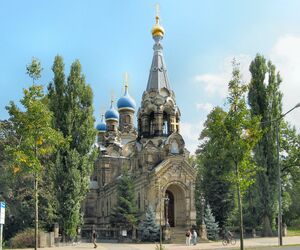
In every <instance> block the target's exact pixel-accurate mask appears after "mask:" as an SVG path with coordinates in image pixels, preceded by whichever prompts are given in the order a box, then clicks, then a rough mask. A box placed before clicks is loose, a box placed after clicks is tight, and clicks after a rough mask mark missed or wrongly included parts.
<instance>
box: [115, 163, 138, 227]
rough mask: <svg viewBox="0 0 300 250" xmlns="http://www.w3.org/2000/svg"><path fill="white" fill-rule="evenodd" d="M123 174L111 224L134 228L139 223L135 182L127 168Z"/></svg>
mask: <svg viewBox="0 0 300 250" xmlns="http://www.w3.org/2000/svg"><path fill="white" fill-rule="evenodd" d="M122 172H123V173H122V175H121V176H119V178H118V180H117V203H116V205H115V207H114V208H113V211H112V214H111V217H110V223H111V224H112V226H115V227H123V228H133V227H136V225H137V222H138V215H137V208H136V204H135V200H134V189H133V180H132V178H131V176H130V175H129V172H128V169H127V168H126V167H125V168H124V169H123V171H122Z"/></svg>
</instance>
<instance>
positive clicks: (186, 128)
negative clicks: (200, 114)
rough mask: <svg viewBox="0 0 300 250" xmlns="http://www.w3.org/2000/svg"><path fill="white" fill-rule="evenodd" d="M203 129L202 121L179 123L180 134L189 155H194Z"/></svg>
mask: <svg viewBox="0 0 300 250" xmlns="http://www.w3.org/2000/svg"><path fill="white" fill-rule="evenodd" d="M202 129H203V121H199V122H195V123H189V122H181V123H180V134H181V135H182V136H183V139H184V141H185V145H186V148H187V149H188V150H189V151H190V152H191V154H195V151H196V149H197V148H198V145H199V141H198V138H199V135H200V133H201V131H202Z"/></svg>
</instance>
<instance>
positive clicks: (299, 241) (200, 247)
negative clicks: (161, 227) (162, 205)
mask: <svg viewBox="0 0 300 250" xmlns="http://www.w3.org/2000/svg"><path fill="white" fill-rule="evenodd" d="M244 245H245V248H247V247H267V246H278V238H277V237H276V238H275V237H272V238H253V239H245V240H244ZM283 245H299V249H300V236H293V237H284V238H283ZM164 246H165V247H166V250H183V249H191V250H204V249H232V248H239V247H240V242H239V241H238V240H237V242H236V245H235V246H223V245H222V242H221V241H218V242H211V243H199V244H197V245H196V246H185V245H184V244H164ZM29 249H30V248H27V249H22V250H29ZM41 249H43V250H71V249H74V250H86V249H94V248H93V244H92V243H81V244H77V245H74V246H64V247H52V248H41ZM97 250H155V244H123V243H101V242H100V243H98V248H97Z"/></svg>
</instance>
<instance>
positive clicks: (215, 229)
mask: <svg viewBox="0 0 300 250" xmlns="http://www.w3.org/2000/svg"><path fill="white" fill-rule="evenodd" d="M204 222H205V225H206V230H207V238H208V239H209V240H217V239H218V234H219V223H218V222H216V219H215V216H214V215H213V212H212V211H211V209H210V206H209V204H207V206H206V208H205V212H204Z"/></svg>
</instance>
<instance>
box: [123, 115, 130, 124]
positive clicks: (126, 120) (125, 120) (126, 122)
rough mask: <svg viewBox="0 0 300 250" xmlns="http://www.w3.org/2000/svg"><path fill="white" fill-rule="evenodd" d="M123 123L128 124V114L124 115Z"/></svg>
mask: <svg viewBox="0 0 300 250" xmlns="http://www.w3.org/2000/svg"><path fill="white" fill-rule="evenodd" d="M124 123H125V124H130V115H125V117H124Z"/></svg>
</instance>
